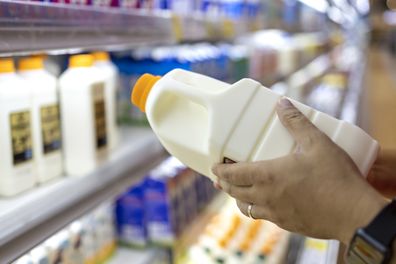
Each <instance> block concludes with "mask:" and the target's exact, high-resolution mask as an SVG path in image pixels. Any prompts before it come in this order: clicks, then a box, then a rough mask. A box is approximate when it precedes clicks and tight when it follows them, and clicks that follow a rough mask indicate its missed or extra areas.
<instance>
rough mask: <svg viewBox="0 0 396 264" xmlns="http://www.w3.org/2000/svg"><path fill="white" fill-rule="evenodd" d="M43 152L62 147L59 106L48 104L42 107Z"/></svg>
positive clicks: (46, 152) (47, 152)
mask: <svg viewBox="0 0 396 264" xmlns="http://www.w3.org/2000/svg"><path fill="white" fill-rule="evenodd" d="M40 119H41V135H42V139H43V153H44V154H49V153H51V152H54V151H58V150H60V148H61V131H60V121H59V106H58V105H47V106H43V107H41V108H40Z"/></svg>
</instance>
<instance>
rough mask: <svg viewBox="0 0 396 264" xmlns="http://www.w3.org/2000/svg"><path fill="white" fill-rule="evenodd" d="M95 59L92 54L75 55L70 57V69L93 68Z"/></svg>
mask: <svg viewBox="0 0 396 264" xmlns="http://www.w3.org/2000/svg"><path fill="white" fill-rule="evenodd" d="M93 63H94V58H93V56H92V55H90V54H80V55H73V56H71V57H70V61H69V67H70V68H77V67H91V66H93Z"/></svg>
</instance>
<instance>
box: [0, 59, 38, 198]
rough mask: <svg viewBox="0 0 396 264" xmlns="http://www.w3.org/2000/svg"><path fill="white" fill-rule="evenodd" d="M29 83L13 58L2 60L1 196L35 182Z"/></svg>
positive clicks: (0, 106)
mask: <svg viewBox="0 0 396 264" xmlns="http://www.w3.org/2000/svg"><path fill="white" fill-rule="evenodd" d="M29 85H30V84H29V83H27V82H26V81H24V80H23V79H21V78H20V77H19V76H18V75H17V74H16V73H15V67H14V62H13V60H12V59H0V131H1V134H0V146H1V148H0V157H1V158H0V171H1V177H0V195H2V196H12V195H16V194H18V193H20V192H23V191H25V190H28V189H30V188H32V187H33V186H34V184H35V182H36V171H35V169H34V162H33V157H34V156H33V145H32V127H31V126H32V124H31V98H30V89H29Z"/></svg>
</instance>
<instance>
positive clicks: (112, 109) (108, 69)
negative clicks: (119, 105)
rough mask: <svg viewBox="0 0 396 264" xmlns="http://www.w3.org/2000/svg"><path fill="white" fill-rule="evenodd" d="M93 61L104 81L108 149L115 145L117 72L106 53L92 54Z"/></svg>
mask: <svg viewBox="0 0 396 264" xmlns="http://www.w3.org/2000/svg"><path fill="white" fill-rule="evenodd" d="M92 55H93V56H94V59H95V67H97V68H98V69H99V70H100V71H101V76H102V77H103V78H104V79H105V101H106V125H107V126H106V128H107V138H108V146H109V148H110V149H112V148H114V147H115V146H116V145H117V140H118V129H117V111H116V102H117V87H118V70H117V67H116V66H115V65H114V64H113V63H112V62H111V60H110V57H109V54H108V53H106V52H94V53H92Z"/></svg>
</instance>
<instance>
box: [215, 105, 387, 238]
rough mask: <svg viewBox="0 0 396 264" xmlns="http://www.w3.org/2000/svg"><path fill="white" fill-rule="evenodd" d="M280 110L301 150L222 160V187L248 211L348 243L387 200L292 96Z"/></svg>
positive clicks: (295, 229)
mask: <svg viewBox="0 0 396 264" xmlns="http://www.w3.org/2000/svg"><path fill="white" fill-rule="evenodd" d="M277 113H278V116H279V118H280V120H281V121H282V123H283V125H284V126H285V127H286V128H287V129H288V131H289V132H290V134H291V135H292V137H293V138H294V140H295V141H296V143H297V150H298V151H297V152H295V153H292V154H290V155H287V156H285V157H281V158H278V159H274V160H266V161H258V162H241V163H235V164H218V165H216V166H214V167H213V173H214V174H215V175H217V176H218V177H219V182H218V184H219V186H220V187H221V188H222V189H223V190H224V191H225V192H227V193H228V194H229V195H230V196H232V197H234V198H235V199H237V204H238V207H239V209H240V210H241V211H242V213H244V214H245V215H247V208H248V206H249V204H253V209H252V211H251V213H252V216H253V217H255V218H259V219H266V220H269V221H271V222H273V223H275V224H277V225H279V226H280V227H282V228H284V229H286V230H289V231H292V232H297V233H301V234H304V235H307V236H311V237H317V238H333V239H334V238H335V239H339V240H341V241H343V242H344V243H348V242H349V241H350V239H351V238H352V236H353V233H354V232H355V230H356V229H357V228H358V227H361V226H365V225H367V224H368V223H369V221H370V220H371V219H372V218H373V217H374V216H375V215H376V214H377V213H378V212H379V210H380V209H381V208H382V207H383V206H384V205H385V203H386V201H385V200H384V199H383V198H382V197H381V195H380V194H378V193H377V192H376V191H375V190H374V189H373V188H372V187H371V186H370V185H369V184H368V183H367V182H366V181H365V180H364V179H363V177H362V176H361V175H360V172H359V170H358V168H357V167H356V165H355V164H354V162H353V161H352V159H351V158H350V157H349V156H348V155H347V154H346V152H344V151H343V150H342V149H341V148H340V147H338V146H337V145H336V144H335V143H333V142H332V141H331V139H330V138H328V137H327V136H326V135H325V134H324V133H322V132H321V131H320V130H318V129H317V128H316V127H315V126H314V125H313V124H312V123H311V122H310V121H309V120H308V119H307V118H306V117H305V116H304V115H303V114H302V113H301V112H300V111H298V110H297V109H296V108H295V107H294V106H293V105H292V104H291V102H290V101H289V100H287V99H283V100H281V101H280V102H279V103H278V106H277Z"/></svg>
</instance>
